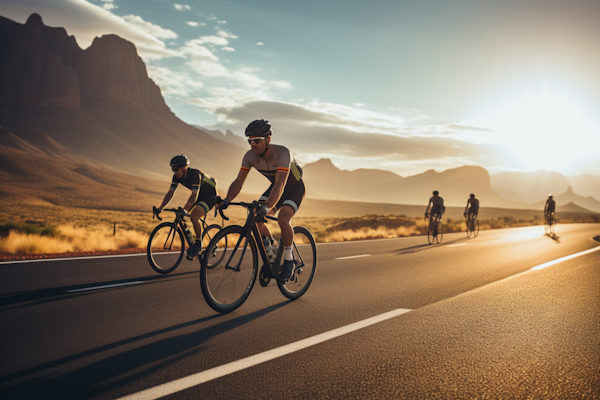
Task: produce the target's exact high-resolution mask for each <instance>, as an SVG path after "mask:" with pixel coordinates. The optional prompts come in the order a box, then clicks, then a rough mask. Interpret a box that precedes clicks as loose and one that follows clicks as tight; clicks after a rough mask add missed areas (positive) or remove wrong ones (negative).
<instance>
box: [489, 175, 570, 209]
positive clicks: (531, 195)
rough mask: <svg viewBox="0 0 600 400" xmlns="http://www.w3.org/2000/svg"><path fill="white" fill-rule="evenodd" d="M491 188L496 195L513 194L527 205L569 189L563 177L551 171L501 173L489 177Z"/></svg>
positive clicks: (567, 182)
mask: <svg viewBox="0 0 600 400" xmlns="http://www.w3.org/2000/svg"><path fill="white" fill-rule="evenodd" d="M491 184H492V187H493V188H494V189H495V190H496V191H497V192H498V193H501V194H502V193H505V194H506V197H508V198H513V197H512V196H510V195H509V194H508V193H510V192H514V193H517V194H518V195H519V198H520V199H522V200H524V201H527V202H528V203H534V202H538V201H540V200H542V199H545V198H546V197H548V194H549V193H553V194H559V193H563V192H564V191H565V190H567V188H568V187H569V181H568V180H567V178H566V177H565V176H563V175H562V174H559V173H557V172H552V171H543V170H542V171H536V172H501V173H499V174H495V175H492V176H491Z"/></svg>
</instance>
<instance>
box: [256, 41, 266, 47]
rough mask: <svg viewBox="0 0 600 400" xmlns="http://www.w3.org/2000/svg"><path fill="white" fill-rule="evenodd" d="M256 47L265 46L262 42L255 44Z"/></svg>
mask: <svg viewBox="0 0 600 400" xmlns="http://www.w3.org/2000/svg"><path fill="white" fill-rule="evenodd" d="M256 45H257V46H264V45H265V44H264V43H263V42H256Z"/></svg>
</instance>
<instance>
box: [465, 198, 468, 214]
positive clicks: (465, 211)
mask: <svg viewBox="0 0 600 400" xmlns="http://www.w3.org/2000/svg"><path fill="white" fill-rule="evenodd" d="M467 208H469V200H467V205H466V206H465V212H464V214H466V213H467Z"/></svg>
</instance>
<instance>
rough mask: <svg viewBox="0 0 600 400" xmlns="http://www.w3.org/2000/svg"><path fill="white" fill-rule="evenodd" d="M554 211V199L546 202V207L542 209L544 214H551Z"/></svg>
mask: <svg viewBox="0 0 600 400" xmlns="http://www.w3.org/2000/svg"><path fill="white" fill-rule="evenodd" d="M555 210H556V202H555V201H554V199H548V200H546V206H545V207H544V212H549V213H552V212H554V211H555Z"/></svg>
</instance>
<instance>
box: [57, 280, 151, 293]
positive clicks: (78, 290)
mask: <svg viewBox="0 0 600 400" xmlns="http://www.w3.org/2000/svg"><path fill="white" fill-rule="evenodd" d="M140 283H144V282H141V281H136V282H124V283H113V284H112V285H103V286H92V287H88V288H83V289H73V290H67V293H75V292H87V291H88V290H98V289H106V288H109V287H117V286H127V285H139V284H140Z"/></svg>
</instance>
